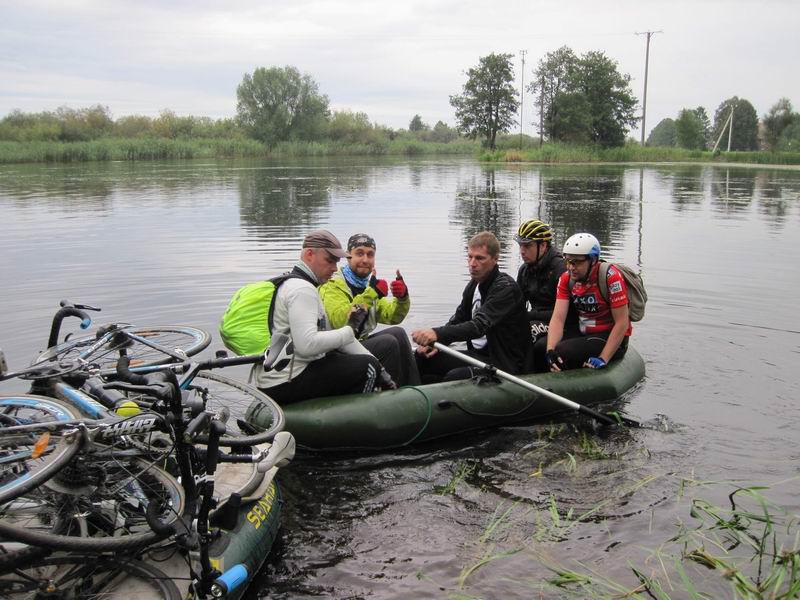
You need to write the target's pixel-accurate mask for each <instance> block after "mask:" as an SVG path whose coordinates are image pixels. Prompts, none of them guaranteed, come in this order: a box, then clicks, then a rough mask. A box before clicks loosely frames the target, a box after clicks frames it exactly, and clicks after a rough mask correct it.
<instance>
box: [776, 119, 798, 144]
mask: <svg viewBox="0 0 800 600" xmlns="http://www.w3.org/2000/svg"><path fill="white" fill-rule="evenodd" d="M778 150H780V151H782V152H798V151H800V114H798V113H793V114H792V122H791V123H789V124H788V125H787V126H786V127H785V128H784V130H783V131H782V132H781V137H780V138H779V139H778Z"/></svg>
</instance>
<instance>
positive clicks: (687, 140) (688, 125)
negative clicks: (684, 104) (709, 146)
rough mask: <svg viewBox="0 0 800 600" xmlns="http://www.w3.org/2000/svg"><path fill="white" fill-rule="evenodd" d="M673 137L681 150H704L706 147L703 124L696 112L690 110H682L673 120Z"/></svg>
mask: <svg viewBox="0 0 800 600" xmlns="http://www.w3.org/2000/svg"><path fill="white" fill-rule="evenodd" d="M704 112H705V111H704ZM675 135H676V138H677V141H678V146H680V147H681V148H687V149H689V150H704V149H705V147H706V136H705V131H704V126H703V122H702V121H701V120H700V117H699V116H698V114H697V112H696V111H694V110H692V109H690V108H684V109H683V110H681V112H679V113H678V118H677V119H676V120H675Z"/></svg>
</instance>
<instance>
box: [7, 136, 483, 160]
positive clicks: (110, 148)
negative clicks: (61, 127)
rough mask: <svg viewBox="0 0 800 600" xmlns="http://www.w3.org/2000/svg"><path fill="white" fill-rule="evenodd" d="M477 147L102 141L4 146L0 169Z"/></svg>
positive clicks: (469, 147)
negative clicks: (51, 164) (6, 166)
mask: <svg viewBox="0 0 800 600" xmlns="http://www.w3.org/2000/svg"><path fill="white" fill-rule="evenodd" d="M477 147H478V146H477V144H476V143H474V142H470V141H466V140H457V141H454V142H449V143H442V142H424V141H419V140H410V139H396V140H389V139H388V138H387V139H385V140H380V141H377V142H374V143H368V144H367V143H345V142H337V141H330V140H327V141H318V142H304V141H293V142H280V143H278V144H276V145H275V146H274V147H272V148H268V147H267V146H266V145H265V144H262V143H261V142H257V141H255V140H251V139H247V138H192V139H188V138H187V139H168V138H158V137H152V138H102V139H96V140H91V141H86V142H59V141H28V142H15V141H0V164H3V163H6V164H8V163H23V162H86V161H107V160H162V159H189V158H243V157H268V156H269V157H273V158H291V157H297V158H302V157H322V156H385V155H400V156H423V155H440V154H466V155H473V154H474V153H475V150H476V148H477Z"/></svg>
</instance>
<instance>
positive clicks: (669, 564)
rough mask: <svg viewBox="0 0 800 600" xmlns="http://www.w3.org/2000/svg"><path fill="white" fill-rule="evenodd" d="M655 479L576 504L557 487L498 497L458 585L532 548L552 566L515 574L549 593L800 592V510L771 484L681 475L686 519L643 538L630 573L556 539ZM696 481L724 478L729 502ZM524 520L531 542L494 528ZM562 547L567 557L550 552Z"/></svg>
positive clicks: (774, 596)
mask: <svg viewBox="0 0 800 600" xmlns="http://www.w3.org/2000/svg"><path fill="white" fill-rule="evenodd" d="M798 479H800V478H797V477H795V478H793V479H792V480H789V481H784V482H780V483H779V484H776V485H780V484H786V483H790V484H791V483H792V482H796V481H797V480H798ZM653 480H654V478H653V477H652V476H651V477H648V478H645V480H643V481H642V482H639V483H636V484H634V485H630V484H628V485H626V486H624V487H625V489H624V490H617V492H615V493H614V494H613V496H614V497H615V498H611V497H609V498H607V499H606V500H604V501H603V502H600V503H599V504H597V505H596V506H594V507H592V508H590V509H588V510H584V511H583V512H581V513H580V514H579V513H577V512H576V511H574V510H573V509H568V510H563V509H562V508H561V507H559V506H558V505H557V503H556V500H555V498H554V497H553V496H551V497H550V499H549V502H547V503H546V505H544V506H541V507H539V508H538V509H536V508H533V509H528V510H526V511H518V512H517V514H515V515H512V509H515V508H517V507H518V503H515V504H513V505H511V506H507V505H506V504H505V502H501V504H500V505H499V506H498V507H497V509H496V510H495V513H494V515H493V516H492V517H491V518H490V520H489V525H488V526H487V528H486V529H485V531H484V533H483V535H482V536H481V537H480V540H479V546H480V547H481V548H482V550H483V551H482V553H481V554H480V555H479V558H477V560H475V561H474V562H472V563H470V564H467V565H466V566H465V567H464V568H463V569H462V571H461V573H460V575H459V577H458V581H457V583H456V590H460V589H462V588H464V587H465V586H466V585H467V584H468V580H469V578H470V577H472V576H473V575H474V574H475V573H476V572H477V571H478V570H481V569H483V568H484V567H486V566H487V565H489V564H490V563H492V562H494V561H497V560H500V559H504V558H507V557H510V556H512V555H517V554H520V552H523V551H524V553H523V554H522V555H523V556H526V557H530V558H532V559H533V561H534V562H535V563H536V565H537V566H539V567H542V568H544V569H545V571H546V572H549V573H550V574H551V575H550V576H549V577H548V576H545V577H541V576H536V577H534V578H533V579H527V580H525V579H521V580H519V581H515V582H514V583H516V584H518V585H519V586H520V587H521V588H535V589H536V591H537V592H538V593H539V594H541V595H542V596H543V597H565V598H587V597H591V598H620V597H625V598H641V599H645V598H658V599H661V600H671V599H673V598H675V599H677V598H697V599H700V598H711V597H719V596H720V594H721V590H727V593H726V594H725V595H726V597H731V598H747V599H752V600H756V599H758V600H762V599H770V600H790V599H793V598H798V597H800V515H798V514H796V513H793V512H791V511H789V510H786V509H784V508H782V507H781V506H778V505H776V504H775V503H773V502H771V501H770V500H769V497H768V492H769V490H770V487H769V486H748V487H739V486H733V489H732V491H731V489H730V487H728V486H730V484H728V483H723V482H697V481H693V480H688V479H681V480H680V483H679V484H678V497H677V500H678V501H682V502H686V501H688V507H687V509H688V514H689V517H690V521H689V522H687V523H683V522H679V523H678V525H677V529H678V531H677V533H676V534H675V535H673V536H671V537H670V538H669V539H668V540H666V541H665V542H663V543H662V544H660V545H659V546H658V547H657V548H656V549H655V550H650V551H648V550H647V549H646V548H644V550H645V552H646V554H645V555H644V558H643V559H642V560H637V561H631V562H629V564H628V567H629V569H630V573H631V575H632V576H631V578H630V579H629V580H626V581H623V580H622V579H623V578H620V577H617V578H616V579H614V578H612V577H611V576H609V575H608V573H607V572H603V571H602V569H598V568H596V566H594V565H591V564H586V563H584V562H581V561H579V560H570V558H569V556H568V554H563V553H560V552H559V548H560V547H561V546H560V544H562V543H563V542H567V541H569V540H570V539H572V537H571V535H576V534H577V531H576V529H577V528H578V527H579V526H582V525H585V524H588V523H590V522H593V521H594V520H595V519H596V518H598V517H599V511H600V510H601V509H603V508H605V507H608V506H609V504H611V503H612V502H614V501H615V500H616V501H619V500H621V499H622V498H627V497H629V495H630V494H631V493H632V492H633V491H634V490H635V489H638V488H639V487H641V486H643V485H646V484H647V482H650V481H653ZM697 486H700V487H702V488H704V489H706V490H707V491H712V489H713V488H719V487H724V488H728V489H723V491H724V492H725V493H727V498H728V500H727V503H722V504H716V503H713V502H710V501H708V500H706V499H704V498H703V497H699V496H697V497H690V495H688V494H687V492H688V491H689V490H690V489H691V488H693V487H697ZM524 523H527V524H529V525H530V524H531V523H532V524H533V525H534V531H533V533H532V535H531V537H530V542H529V543H527V544H522V545H520V544H519V542H517V543H513V544H512V545H511V546H510V547H509V548H503V547H502V543H503V536H498V535H497V534H498V533H500V532H501V531H503V530H508V529H512V528H514V527H517V528H519V527H520V526H521V525H522V524H524ZM648 553H649V554H648ZM559 555H561V558H554V556H559ZM525 570H526V571H527V570H529V569H525ZM505 583H506V584H508V583H509V580H508V579H506V580H505ZM523 593H524V592H523Z"/></svg>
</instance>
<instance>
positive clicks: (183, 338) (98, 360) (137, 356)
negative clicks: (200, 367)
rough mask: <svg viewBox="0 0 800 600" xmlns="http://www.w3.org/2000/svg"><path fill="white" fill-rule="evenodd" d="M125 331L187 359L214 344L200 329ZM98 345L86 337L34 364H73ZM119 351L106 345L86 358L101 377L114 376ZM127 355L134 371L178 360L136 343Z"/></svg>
mask: <svg viewBox="0 0 800 600" xmlns="http://www.w3.org/2000/svg"><path fill="white" fill-rule="evenodd" d="M122 329H124V330H126V331H129V332H130V333H132V334H135V335H137V336H139V337H142V338H147V339H148V340H150V341H153V342H155V343H156V344H158V345H160V346H164V347H165V348H168V349H169V350H172V351H178V352H179V353H183V354H185V355H186V356H194V355H195V354H197V353H198V352H201V351H203V350H205V348H207V347H208V345H209V344H210V343H211V336H210V335H209V333H208V332H207V331H204V330H203V329H200V328H198V327H188V326H182V325H177V326H169V325H159V326H157V327H133V326H126V327H122ZM96 341H97V337H96V336H95V335H85V336H81V337H77V338H73V339H70V340H67V341H65V342H61V343H60V344H57V345H55V346H53V347H52V348H48V349H47V350H45V351H44V352H42V353H41V354H39V356H37V357H36V358H35V359H34V361H33V364H39V363H43V362H48V361H52V362H58V361H64V360H66V361H68V362H69V360H70V359H75V358H77V357H78V355H79V354H81V353H82V352H84V351H85V350H87V349H88V348H90V347H91V346H92V344H94V343H95V342H96ZM118 350H119V346H116V345H112V344H106V345H103V346H101V347H100V348H99V349H97V350H96V351H95V352H93V353H92V354H91V355H89V356H88V357H85V359H84V360H85V361H86V362H88V363H90V364H93V365H97V366H98V367H99V368H100V370H101V373H103V374H110V373H113V372H114V370H115V369H116V366H117V360H118V359H119V352H118ZM126 353H127V355H128V357H129V358H130V361H131V362H130V366H131V367H144V366H151V365H163V364H166V363H169V362H175V360H176V359H175V358H174V357H172V356H170V355H168V354H164V353H163V352H161V351H160V350H157V349H155V348H151V347H150V346H147V345H145V344H142V343H139V342H136V341H134V342H133V343H132V344H131V345H129V346H126Z"/></svg>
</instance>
